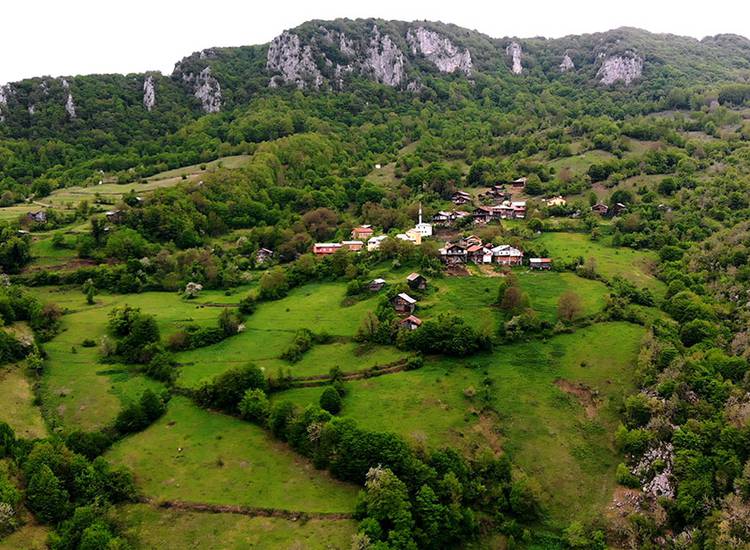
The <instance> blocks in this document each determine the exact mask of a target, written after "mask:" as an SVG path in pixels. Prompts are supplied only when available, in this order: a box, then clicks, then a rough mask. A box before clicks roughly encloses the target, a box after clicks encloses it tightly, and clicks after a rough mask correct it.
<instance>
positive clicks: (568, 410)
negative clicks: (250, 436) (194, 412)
mask: <svg viewBox="0 0 750 550" xmlns="http://www.w3.org/2000/svg"><path fill="white" fill-rule="evenodd" d="M643 333H644V330H643V328H642V327H639V326H636V325H631V324H628V323H601V324H596V325H592V326H590V327H588V328H585V329H581V330H579V331H577V332H576V333H573V334H564V335H560V336H556V337H554V338H551V339H549V340H548V341H546V342H544V341H542V342H539V341H535V342H529V343H519V344H513V345H507V346H502V347H499V348H498V349H497V350H495V352H494V353H492V354H491V355H485V356H477V357H473V358H471V359H468V360H450V359H440V360H430V361H428V362H427V364H426V365H425V367H423V368H422V369H420V370H417V371H408V372H401V373H398V374H391V375H387V376H382V377H378V378H372V379H368V380H358V381H353V382H349V383H347V389H348V394H347V396H346V397H345V399H344V408H343V411H342V413H341V414H342V415H344V416H351V417H353V418H355V419H356V420H357V421H358V423H359V424H360V425H361V426H363V427H365V428H369V429H373V430H379V431H393V432H397V433H400V434H402V435H404V436H405V437H407V438H408V439H410V440H412V441H414V442H417V443H424V444H426V445H428V446H430V447H436V446H440V445H443V444H451V445H457V446H459V447H463V448H465V449H466V450H468V451H472V450H475V449H476V448H481V447H483V446H484V447H486V446H488V445H489V446H490V447H492V448H494V449H495V450H499V449H503V450H505V451H506V452H508V453H509V454H510V456H511V458H512V459H513V460H514V462H515V463H516V464H517V465H518V466H519V467H520V468H521V469H523V470H524V471H525V472H526V473H528V474H530V475H532V476H533V477H535V478H536V479H538V480H539V482H540V483H541V485H542V487H543V489H544V493H545V504H546V508H547V509H548V511H549V513H550V519H551V520H552V522H553V523H555V522H558V523H559V524H560V525H563V524H565V522H566V521H570V519H571V518H573V517H575V518H580V519H591V518H592V517H594V516H596V515H597V514H598V513H599V512H600V511H601V510H602V509H603V507H604V506H605V505H606V504H607V502H608V500H609V499H610V498H611V494H612V491H613V489H614V485H615V483H614V468H615V466H616V465H617V463H618V462H619V461H620V458H619V457H618V455H617V453H616V452H615V451H614V448H613V446H612V434H613V431H614V429H615V427H616V424H617V411H616V410H617V407H618V406H619V405H620V403H621V399H622V396H623V395H624V393H625V392H626V391H627V390H630V389H632V388H633V382H632V367H633V365H634V363H635V359H636V357H637V354H638V349H639V345H640V340H641V337H642V336H643ZM582 364H583V365H584V366H582ZM485 376H489V378H490V379H491V380H492V381H493V383H494V385H493V388H494V389H493V393H494V395H495V398H496V408H497V410H498V416H497V417H489V418H485V417H480V416H479V415H478V414H477V407H478V404H477V403H476V402H475V400H474V399H470V398H467V397H466V396H465V393H464V392H465V390H467V389H468V388H474V389H478V388H480V387H481V386H480V385H481V383H482V379H483V378H484V377H485ZM558 379H563V380H566V381H568V382H570V383H573V384H576V383H583V384H586V385H587V386H588V387H589V388H590V390H591V391H597V392H598V393H599V398H598V401H597V403H596V405H595V406H594V410H595V414H593V415H592V416H591V417H589V416H588V415H589V414H590V413H591V407H589V410H588V411H587V409H586V407H585V406H584V405H586V403H584V404H582V403H580V402H579V401H577V399H576V398H575V397H573V396H570V395H568V394H566V393H565V392H563V391H562V390H561V389H559V388H558V387H557V386H556V385H555V382H556V381H557V380H558ZM321 392H322V388H300V389H293V390H288V391H286V392H282V393H280V394H277V395H276V396H275V397H274V399H276V400H290V401H292V402H294V403H296V404H298V405H299V406H300V407H304V406H306V405H308V404H310V403H313V402H317V399H318V398H319V396H320V393H321ZM589 405H590V404H589ZM540 449H544V452H540Z"/></svg>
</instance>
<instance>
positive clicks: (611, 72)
mask: <svg viewBox="0 0 750 550" xmlns="http://www.w3.org/2000/svg"><path fill="white" fill-rule="evenodd" d="M642 74H643V59H642V58H641V57H639V56H638V55H636V54H635V53H633V52H627V53H626V54H625V55H615V56H611V57H606V58H605V59H604V61H603V62H602V65H601V67H600V68H599V70H598V71H597V73H596V77H597V78H598V79H599V82H601V83H602V84H605V85H607V86H610V85H612V84H614V83H616V82H620V81H621V82H623V83H625V85H628V84H630V83H631V82H633V81H634V80H636V79H638V78H640V77H641V75H642Z"/></svg>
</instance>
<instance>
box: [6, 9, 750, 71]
mask: <svg viewBox="0 0 750 550" xmlns="http://www.w3.org/2000/svg"><path fill="white" fill-rule="evenodd" d="M260 6H263V7H260ZM337 17H348V18H352V19H353V18H357V17H379V18H383V19H401V20H407V21H412V20H420V19H429V20H437V21H443V22H445V23H455V24H457V25H460V26H463V27H467V28H470V29H476V30H479V31H481V32H483V33H485V34H488V35H490V36H493V37H504V36H517V37H521V38H523V37H529V36H547V37H559V36H565V35H568V34H580V33H589V32H599V31H604V30H608V29H612V28H616V27H621V26H634V27H640V28H644V29H646V30H649V31H652V32H669V33H673V34H683V35H688V36H693V37H696V38H702V37H704V36H707V35H713V34H718V33H735V34H741V35H744V36H750V2H747V1H744V0H714V1H712V2H705V1H702V2H698V1H695V0H681V1H675V0H661V1H660V0H628V1H627V2H611V1H610V2H607V1H606V0H599V1H593V0H520V1H519V0H515V1H512V2H511V1H508V0H495V1H492V0H485V1H477V0H451V1H441V0H431V1H426V0H376V1H368V2H362V1H359V2H358V1H357V0H317V1H315V0H312V1H310V0H308V1H304V0H274V1H268V0H261V1H258V2H252V1H249V0H244V1H238V0H234V1H231V0H200V1H198V0H33V1H32V0H26V1H18V0H2V1H0V21H2V22H3V24H2V27H1V28H0V51H2V52H3V56H2V60H1V61H0V84H2V83H6V82H13V81H16V80H20V79H22V78H27V77H32V76H42V75H50V76H68V75H76V74H90V73H129V72H144V71H147V70H159V71H162V72H163V73H170V72H171V71H172V68H173V67H174V64H175V62H177V61H179V60H180V59H181V58H182V57H184V56H186V55H189V54H190V53H192V52H194V51H198V50H202V49H204V48H208V47H211V46H241V45H248V44H262V43H265V42H268V41H270V40H271V39H272V38H273V37H274V36H276V35H278V34H280V33H281V31H283V30H284V29H288V28H292V27H295V26H297V25H299V24H301V23H303V22H305V21H307V20H309V19H334V18H337Z"/></svg>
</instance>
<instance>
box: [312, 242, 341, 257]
mask: <svg viewBox="0 0 750 550" xmlns="http://www.w3.org/2000/svg"><path fill="white" fill-rule="evenodd" d="M340 248H341V243H315V244H314V245H313V254H315V255H316V256H327V255H328V254H333V253H334V252H336V251H337V250H339V249H340Z"/></svg>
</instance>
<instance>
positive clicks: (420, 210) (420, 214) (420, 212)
mask: <svg viewBox="0 0 750 550" xmlns="http://www.w3.org/2000/svg"><path fill="white" fill-rule="evenodd" d="M419 225H422V203H421V202H420V203H419Z"/></svg>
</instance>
